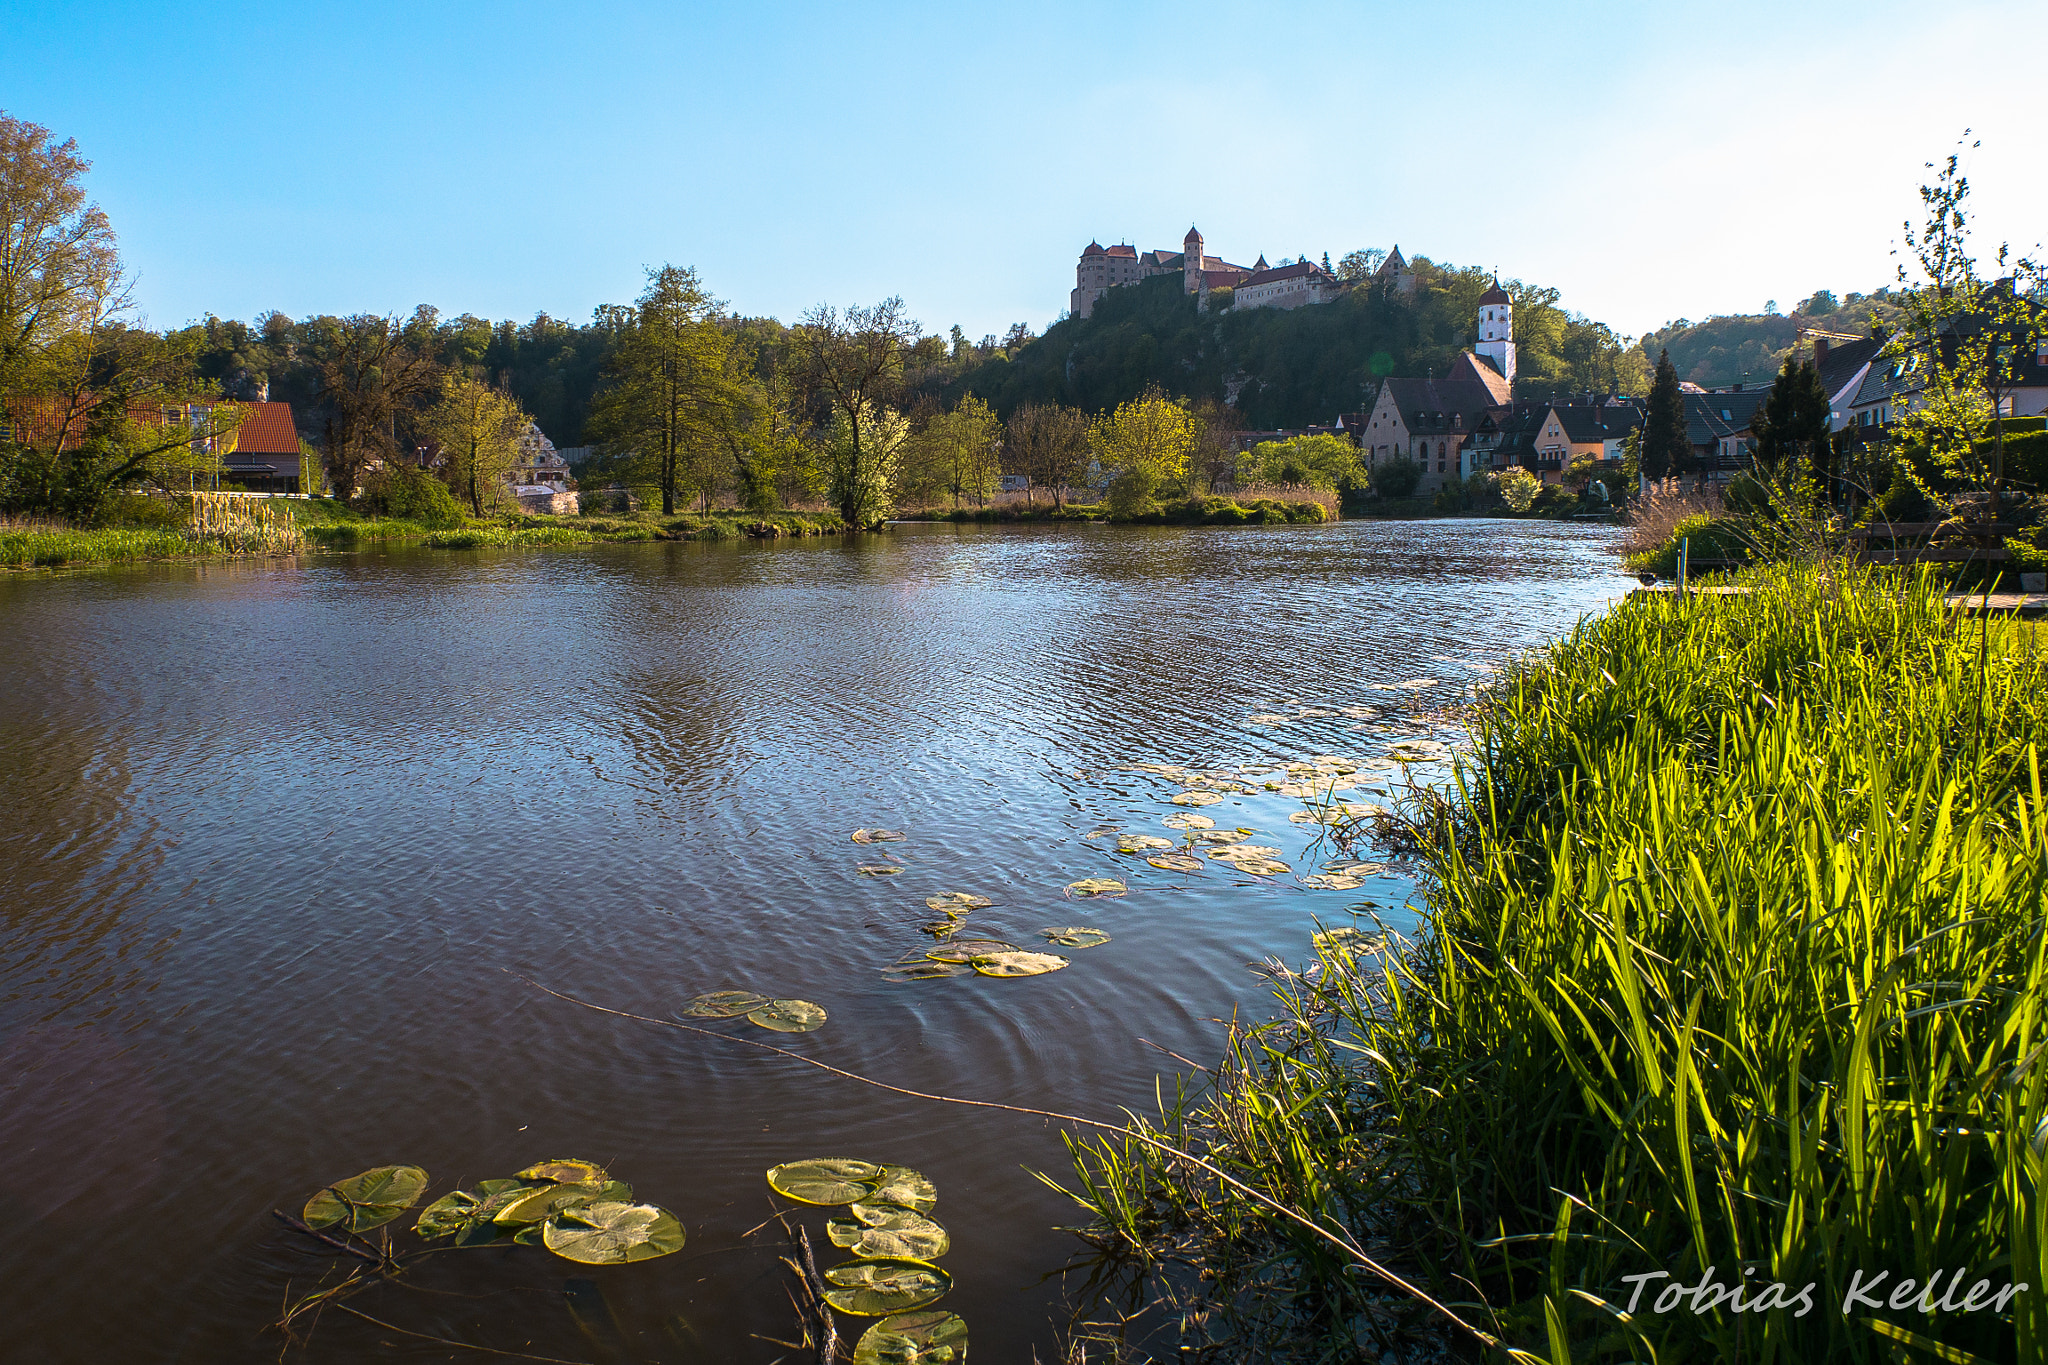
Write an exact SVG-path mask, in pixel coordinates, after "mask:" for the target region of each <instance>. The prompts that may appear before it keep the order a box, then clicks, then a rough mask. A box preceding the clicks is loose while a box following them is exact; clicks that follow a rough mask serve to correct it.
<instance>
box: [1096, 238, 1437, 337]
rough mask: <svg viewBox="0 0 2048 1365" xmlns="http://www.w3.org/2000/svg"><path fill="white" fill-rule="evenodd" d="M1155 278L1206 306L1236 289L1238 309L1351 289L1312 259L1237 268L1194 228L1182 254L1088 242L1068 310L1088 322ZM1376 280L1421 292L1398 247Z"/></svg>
mask: <svg viewBox="0 0 2048 1365" xmlns="http://www.w3.org/2000/svg"><path fill="white" fill-rule="evenodd" d="M1324 259H1325V260H1327V259H1328V257H1325V258H1324ZM1154 275H1179V276H1180V277H1181V281H1182V283H1183V285H1184V287H1185V288H1186V290H1187V292H1188V293H1190V294H1192V295H1194V296H1195V297H1196V298H1197V299H1198V300H1200V301H1201V303H1202V306H1203V307H1205V308H1206V307H1207V306H1208V300H1209V294H1210V292H1211V291H1212V290H1217V289H1228V290H1230V291H1231V307H1233V308H1300V307H1303V306H1305V305H1307V304H1312V303H1327V302H1329V301H1330V300H1331V299H1333V298H1335V297H1337V295H1338V294H1340V293H1342V292H1343V291H1344V289H1345V285H1344V282H1343V281H1342V280H1339V279H1338V278H1337V277H1336V276H1335V275H1334V274H1332V273H1331V272H1330V271H1329V270H1328V269H1326V268H1324V267H1323V266H1319V265H1317V264H1315V262H1313V261H1310V260H1308V259H1306V258H1303V259H1302V260H1299V261H1293V262H1290V263H1289V264H1287V265H1283V266H1277V267H1275V266H1269V265H1267V264H1266V257H1265V255H1264V254H1263V253H1261V254H1260V256H1259V259H1258V260H1257V261H1256V262H1255V263H1253V264H1251V265H1233V264H1231V263H1230V262H1229V261H1226V260H1224V259H1223V258H1222V257H1220V256H1210V255H1207V254H1206V253H1205V252H1204V251H1203V248H1202V234H1201V233H1200V232H1199V231H1198V230H1196V229H1195V228H1193V227H1190V228H1189V229H1188V235H1187V237H1186V238H1185V239H1184V240H1183V241H1182V242H1181V249H1180V250H1179V251H1177V252H1170V251H1147V252H1144V253H1142V254H1141V253H1140V252H1139V251H1138V249H1137V248H1136V247H1134V246H1131V245H1130V244H1129V243H1123V244H1120V245H1117V246H1103V245H1102V244H1101V243H1100V242H1090V243H1088V247H1087V249H1086V250H1084V251H1083V252H1082V253H1081V260H1080V263H1079V264H1078V265H1076V266H1075V267H1074V290H1073V293H1072V294H1070V295H1069V296H1068V302H1067V312H1068V313H1069V314H1070V315H1071V316H1073V317H1077V318H1085V317H1087V316H1088V315H1089V314H1090V313H1092V312H1094V311H1095V301H1096V300H1097V299H1099V298H1101V297H1102V296H1103V295H1104V294H1106V293H1108V292H1109V291H1110V290H1112V289H1114V288H1116V287H1117V286H1118V285H1120V284H1136V283H1138V282H1139V281H1140V280H1147V279H1150V278H1151V277H1152V276H1154ZM1373 279H1374V280H1375V281H1378V280H1381V279H1391V280H1392V281H1393V283H1394V285H1395V287H1396V288H1398V289H1400V290H1401V292H1403V293H1412V292H1413V291H1414V288H1415V275H1414V272H1412V271H1410V270H1409V269H1408V262H1407V261H1406V260H1405V259H1404V258H1403V257H1402V255H1401V248H1400V247H1398V246H1396V247H1395V248H1394V249H1393V251H1391V252H1389V253H1388V255H1387V259H1386V260H1385V261H1383V262H1381V264H1380V268H1379V269H1378V270H1377V271H1376V272H1374V274H1373Z"/></svg>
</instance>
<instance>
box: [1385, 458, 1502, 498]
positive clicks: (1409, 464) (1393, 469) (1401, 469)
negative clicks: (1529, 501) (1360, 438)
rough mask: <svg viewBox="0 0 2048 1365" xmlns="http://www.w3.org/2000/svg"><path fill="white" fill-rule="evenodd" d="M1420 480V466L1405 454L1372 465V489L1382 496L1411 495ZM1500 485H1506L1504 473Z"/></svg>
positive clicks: (1401, 496) (1399, 496)
mask: <svg viewBox="0 0 2048 1365" xmlns="http://www.w3.org/2000/svg"><path fill="white" fill-rule="evenodd" d="M1421 482H1422V466H1421V465H1419V464H1417V463H1415V461H1413V460H1411V459H1409V458H1407V457H1406V456H1405V455H1404V456H1399V457H1396V458H1395V459H1391V460H1388V461H1386V462H1385V463H1384V464H1376V465H1374V466H1373V467H1372V491H1373V492H1375V493H1377V494H1379V495H1380V496H1381V497H1383V498H1406V497H1412V496H1413V495H1414V493H1415V488H1416V485H1418V484H1420V483H1421ZM1502 487H1503V488H1505V487H1506V476H1505V475H1503V476H1502Z"/></svg>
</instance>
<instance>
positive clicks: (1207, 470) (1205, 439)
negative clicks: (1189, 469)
mask: <svg viewBox="0 0 2048 1365" xmlns="http://www.w3.org/2000/svg"><path fill="white" fill-rule="evenodd" d="M1193 412H1194V414H1195V424H1196V427H1197V435H1196V437H1195V453H1194V457H1193V464H1194V469H1195V472H1196V474H1198V475H1199V476H1200V477H1201V480H1202V486H1203V487H1204V488H1206V489H1207V490H1208V491H1209V492H1211V493H1214V492H1215V491H1216V485H1217V484H1219V483H1227V482H1232V481H1234V480H1235V479H1236V478H1237V454H1238V452H1237V434H1238V433H1239V432H1241V431H1243V430H1244V418H1242V417H1240V416H1239V415H1238V412H1237V409H1236V408H1233V407H1231V406H1230V405H1229V404H1227V403H1219V402H1217V401H1216V400H1215V399H1214V398H1204V399H1201V400H1199V401H1198V402H1196V403H1195V405H1194V408H1193Z"/></svg>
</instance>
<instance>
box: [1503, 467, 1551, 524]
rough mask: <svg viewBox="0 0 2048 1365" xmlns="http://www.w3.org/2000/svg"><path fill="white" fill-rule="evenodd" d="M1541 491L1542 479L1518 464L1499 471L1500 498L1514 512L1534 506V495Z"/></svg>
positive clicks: (1524, 510)
mask: <svg viewBox="0 0 2048 1365" xmlns="http://www.w3.org/2000/svg"><path fill="white" fill-rule="evenodd" d="M1542 491H1543V481H1542V480H1541V479H1539V478H1537V477H1536V476H1535V475H1534V474H1531V473H1530V472H1529V471H1528V470H1526V469H1524V468H1522V467H1521V466H1520V465H1515V466H1513V467H1512V468H1509V469H1503V470H1502V471H1501V473H1500V499H1501V501H1502V502H1504V503H1506V504H1507V505H1508V506H1509V508H1511V509H1512V510H1513V511H1515V512H1516V513H1522V512H1526V511H1528V510H1529V509H1530V508H1531V507H1534V506H1535V505H1536V496H1537V494H1539V493H1541V492H1542Z"/></svg>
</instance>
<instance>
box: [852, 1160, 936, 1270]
mask: <svg viewBox="0 0 2048 1365" xmlns="http://www.w3.org/2000/svg"><path fill="white" fill-rule="evenodd" d="M861 1202H862V1203H864V1204H895V1205H897V1206H899V1207H901V1208H906V1209H909V1210H911V1211H912V1212H915V1213H929V1212H931V1210H932V1206H933V1205H935V1204H937V1203H938V1202H939V1187H938V1186H937V1185H935V1184H933V1183H932V1181H931V1180H930V1178H929V1177H927V1176H926V1175H925V1174H924V1173H923V1172H922V1171H913V1170H911V1169H910V1168H909V1167H908V1166H884V1167H883V1168H882V1175H881V1180H880V1183H878V1184H877V1185H876V1186H875V1192H874V1193H873V1194H872V1195H870V1196H869V1197H868V1198H866V1199H864V1200H862V1201H861ZM915 1259H917V1260H928V1259H930V1258H929V1257H923V1256H920V1257H916V1258H915Z"/></svg>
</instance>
